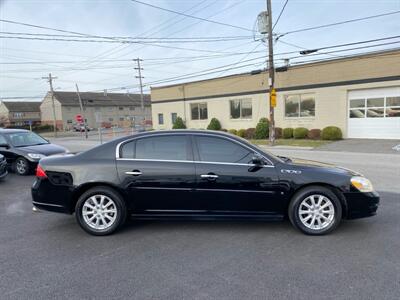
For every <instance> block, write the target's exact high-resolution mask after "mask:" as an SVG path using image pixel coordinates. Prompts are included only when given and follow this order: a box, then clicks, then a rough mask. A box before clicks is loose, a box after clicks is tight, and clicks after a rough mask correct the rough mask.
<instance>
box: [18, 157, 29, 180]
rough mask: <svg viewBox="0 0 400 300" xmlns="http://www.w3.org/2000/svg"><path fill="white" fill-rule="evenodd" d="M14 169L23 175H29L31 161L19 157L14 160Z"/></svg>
mask: <svg viewBox="0 0 400 300" xmlns="http://www.w3.org/2000/svg"><path fill="white" fill-rule="evenodd" d="M14 171H15V172H16V173H17V174H18V175H21V176H25V175H28V174H29V172H30V166H29V162H28V161H27V160H26V159H25V158H23V157H18V158H17V159H16V160H15V162H14Z"/></svg>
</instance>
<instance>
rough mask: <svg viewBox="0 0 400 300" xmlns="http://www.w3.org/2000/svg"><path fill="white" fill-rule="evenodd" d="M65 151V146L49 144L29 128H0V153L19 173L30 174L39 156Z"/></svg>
mask: <svg viewBox="0 0 400 300" xmlns="http://www.w3.org/2000/svg"><path fill="white" fill-rule="evenodd" d="M66 152H67V150H66V149H65V148H63V147H61V146H58V145H54V144H51V143H50V142H49V141H47V140H46V139H44V138H42V137H41V136H40V135H37V134H36V133H34V132H31V131H29V130H24V129H0V154H2V155H3V156H5V158H6V160H7V164H8V166H9V167H11V168H12V169H13V170H14V171H15V172H16V173H17V174H19V175H28V174H30V173H31V172H32V171H33V170H34V169H36V166H37V164H38V162H39V160H40V159H41V158H44V157H46V156H49V155H54V154H63V153H66Z"/></svg>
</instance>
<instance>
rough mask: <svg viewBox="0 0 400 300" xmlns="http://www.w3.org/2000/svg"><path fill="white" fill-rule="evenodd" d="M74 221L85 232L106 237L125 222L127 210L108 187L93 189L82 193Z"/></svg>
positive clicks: (119, 198)
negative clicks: (75, 220)
mask: <svg viewBox="0 0 400 300" xmlns="http://www.w3.org/2000/svg"><path fill="white" fill-rule="evenodd" d="M75 214H76V219H77V221H78V223H79V225H80V226H81V227H82V229H83V230H85V231H86V232H88V233H90V234H93V235H108V234H111V233H113V232H114V231H116V230H117V229H118V228H119V227H120V226H121V225H122V224H123V223H124V222H125V220H126V215H127V210H126V206H125V202H124V200H123V199H122V197H121V196H120V195H119V194H118V193H117V192H116V191H115V190H113V189H111V188H108V187H95V188H92V189H90V190H88V191H86V192H85V193H83V194H82V195H81V196H80V197H79V200H78V202H77V204H76V208H75Z"/></svg>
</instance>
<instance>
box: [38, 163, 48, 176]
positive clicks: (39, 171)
mask: <svg viewBox="0 0 400 300" xmlns="http://www.w3.org/2000/svg"><path fill="white" fill-rule="evenodd" d="M36 177H37V178H47V175H46V172H45V171H44V170H43V168H42V166H41V165H38V166H37V168H36Z"/></svg>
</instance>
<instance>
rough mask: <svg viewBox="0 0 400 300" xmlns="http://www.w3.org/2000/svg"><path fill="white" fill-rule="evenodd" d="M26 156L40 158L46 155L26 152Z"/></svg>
mask: <svg viewBox="0 0 400 300" xmlns="http://www.w3.org/2000/svg"><path fill="white" fill-rule="evenodd" d="M28 156H29V157H30V158H33V159H41V158H43V157H46V155H43V154H39V153H28Z"/></svg>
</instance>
